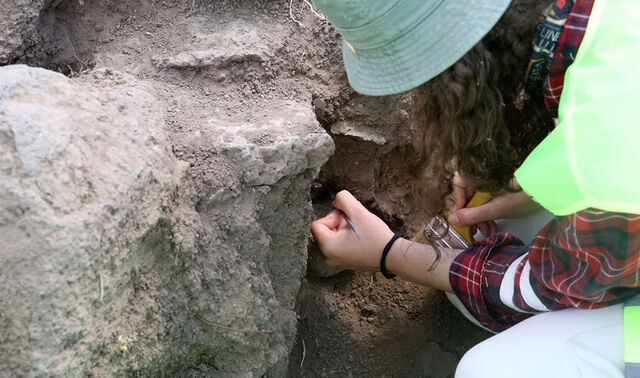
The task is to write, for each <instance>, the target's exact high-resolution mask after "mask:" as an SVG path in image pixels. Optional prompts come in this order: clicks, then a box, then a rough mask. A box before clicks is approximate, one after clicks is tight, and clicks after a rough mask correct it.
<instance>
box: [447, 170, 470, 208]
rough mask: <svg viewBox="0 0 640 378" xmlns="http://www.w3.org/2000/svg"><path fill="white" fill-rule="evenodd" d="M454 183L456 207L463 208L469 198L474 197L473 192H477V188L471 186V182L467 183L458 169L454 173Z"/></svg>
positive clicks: (453, 195) (453, 194)
mask: <svg viewBox="0 0 640 378" xmlns="http://www.w3.org/2000/svg"><path fill="white" fill-rule="evenodd" d="M452 185H453V193H452V197H453V202H454V204H455V207H456V209H461V208H463V207H465V205H466V204H467V201H469V199H470V198H471V197H473V194H474V193H475V189H473V188H472V187H471V186H469V184H467V183H466V182H465V181H464V180H463V179H462V177H461V176H460V174H459V173H458V171H456V172H454V174H453V180H452Z"/></svg>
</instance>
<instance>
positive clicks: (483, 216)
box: [448, 173, 541, 236]
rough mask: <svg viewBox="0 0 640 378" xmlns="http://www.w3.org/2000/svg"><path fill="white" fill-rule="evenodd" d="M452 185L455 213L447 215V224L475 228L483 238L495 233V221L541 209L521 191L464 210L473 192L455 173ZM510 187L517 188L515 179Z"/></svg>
mask: <svg viewBox="0 0 640 378" xmlns="http://www.w3.org/2000/svg"><path fill="white" fill-rule="evenodd" d="M453 185H454V193H453V195H454V202H455V205H456V211H454V212H452V213H451V214H450V215H449V218H448V221H449V223H450V224H454V225H459V226H476V227H477V228H478V229H479V230H480V232H482V233H483V234H484V235H485V236H487V235H489V234H491V233H494V232H495V231H496V229H497V226H496V223H495V220H496V219H500V218H517V217H521V216H525V215H528V214H531V213H533V212H534V211H536V210H538V209H540V208H541V206H540V205H539V204H538V203H537V202H535V201H534V200H532V199H531V198H530V197H529V196H528V195H527V194H526V193H525V192H523V191H520V192H515V193H507V194H504V195H501V196H498V197H494V198H492V199H491V200H490V201H489V202H487V203H486V204H484V205H480V206H476V207H471V208H464V206H465V204H466V201H467V199H468V198H467V196H469V194H470V195H471V196H473V194H474V193H475V191H474V190H473V189H469V186H468V185H467V184H466V183H465V182H464V180H462V178H460V176H459V175H457V173H456V174H455V175H454V183H453ZM511 186H512V187H513V188H514V189H517V188H519V186H518V182H517V181H516V179H515V178H514V179H513V181H512V183H511ZM463 201H464V202H463ZM474 233H475V231H474Z"/></svg>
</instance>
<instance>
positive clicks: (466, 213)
mask: <svg viewBox="0 0 640 378" xmlns="http://www.w3.org/2000/svg"><path fill="white" fill-rule="evenodd" d="M447 220H448V221H449V223H450V224H453V225H456V226H473V225H475V224H478V223H482V222H487V221H492V220H494V218H493V217H492V211H491V206H487V205H481V206H476V207H471V208H464V209H458V210H456V211H454V212H452V213H451V214H450V215H449V218H448V219H447Z"/></svg>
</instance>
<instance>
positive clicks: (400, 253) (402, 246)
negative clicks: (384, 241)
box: [386, 238, 411, 275]
mask: <svg viewBox="0 0 640 378" xmlns="http://www.w3.org/2000/svg"><path fill="white" fill-rule="evenodd" d="M410 243H411V242H410V241H409V240H407V239H405V238H399V239H398V240H396V241H395V242H394V243H393V245H392V246H391V249H390V250H389V253H388V254H387V259H386V268H387V273H391V274H395V275H401V273H402V267H403V266H404V263H405V251H407V250H408V248H409V245H410Z"/></svg>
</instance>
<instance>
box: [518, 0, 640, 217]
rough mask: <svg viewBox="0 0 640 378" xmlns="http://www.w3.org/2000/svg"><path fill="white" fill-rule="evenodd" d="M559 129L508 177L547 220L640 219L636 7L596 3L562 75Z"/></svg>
mask: <svg viewBox="0 0 640 378" xmlns="http://www.w3.org/2000/svg"><path fill="white" fill-rule="evenodd" d="M558 113H559V124H558V127H556V129H555V130H553V132H551V134H549V135H548V136H547V137H546V138H545V139H544V140H543V141H542V143H540V145H538V146H537V147H536V148H535V149H534V150H533V152H532V153H531V154H530V155H529V156H528V157H527V159H526V160H525V162H524V163H523V164H522V166H521V167H520V168H519V169H518V170H517V171H516V173H515V176H516V178H517V179H518V183H519V184H520V186H521V187H522V189H523V190H524V191H525V192H526V193H527V194H529V195H530V196H531V197H532V198H533V199H534V200H536V201H537V202H538V203H540V204H541V205H542V206H544V207H545V208H546V209H548V210H549V211H551V212H552V213H553V214H555V215H568V214H572V213H576V212H578V211H580V210H584V209H586V208H589V207H594V208H598V209H602V210H608V211H615V212H621V213H633V214H640V1H639V0H596V1H595V2H594V7H593V10H592V12H591V16H590V18H589V23H588V26H587V30H586V33H585V35H584V39H583V41H582V43H581V45H580V48H579V50H578V55H577V56H576V59H575V62H574V63H573V64H572V65H571V66H570V67H569V69H568V70H567V73H566V76H565V87H564V89H563V91H562V95H561V97H560V106H559V109H558Z"/></svg>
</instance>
